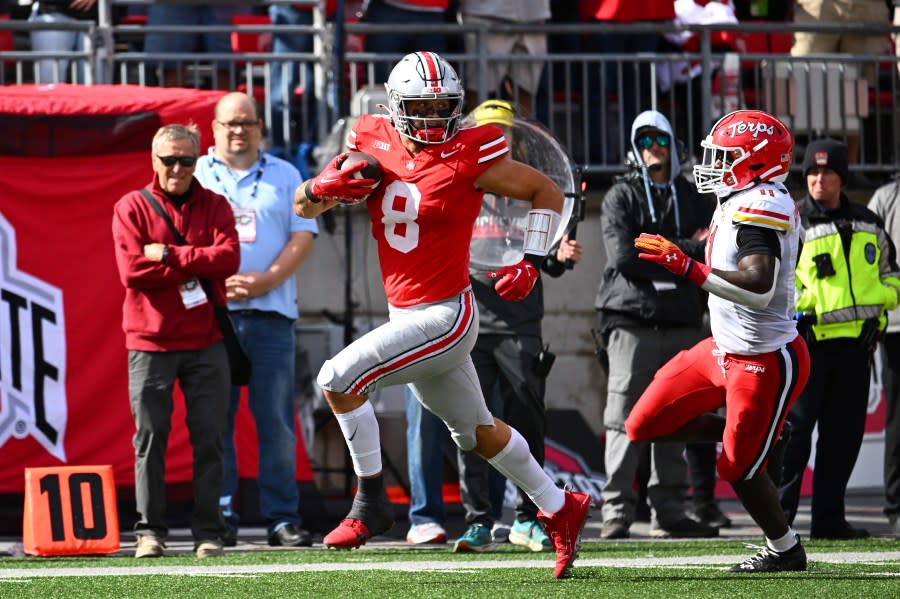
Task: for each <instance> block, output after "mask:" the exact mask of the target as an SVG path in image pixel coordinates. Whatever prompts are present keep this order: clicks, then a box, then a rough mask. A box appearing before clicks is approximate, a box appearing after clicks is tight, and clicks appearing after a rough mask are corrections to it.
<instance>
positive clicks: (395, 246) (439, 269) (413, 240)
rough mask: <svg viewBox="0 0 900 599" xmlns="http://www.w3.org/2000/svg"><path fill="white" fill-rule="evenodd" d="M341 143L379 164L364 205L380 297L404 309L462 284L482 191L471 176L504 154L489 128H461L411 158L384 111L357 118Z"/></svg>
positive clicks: (502, 142)
mask: <svg viewBox="0 0 900 599" xmlns="http://www.w3.org/2000/svg"><path fill="white" fill-rule="evenodd" d="M347 145H348V147H350V149H351V150H358V151H360V152H366V153H367V154H371V155H372V156H374V157H375V158H377V159H378V161H379V162H380V163H381V166H382V169H383V170H384V175H383V177H382V182H381V185H379V186H378V189H376V190H375V192H374V193H373V194H372V195H371V196H370V197H369V199H368V201H367V204H368V208H369V216H370V217H371V220H372V236H373V237H375V240H376V241H377V242H378V259H379V263H380V265H381V277H382V281H383V283H384V290H385V293H387V299H388V302H390V303H391V305H393V306H412V305H416V304H422V303H428V302H435V301H438V300H443V299H447V298H449V297H453V296H454V295H457V294H459V293H460V292H462V291H463V290H464V289H466V288H467V287H468V286H469V242H470V240H471V238H472V229H473V227H474V225H475V219H476V217H477V216H478V213H479V212H480V211H481V200H482V196H484V192H483V191H480V190H477V189H475V181H476V180H477V179H478V177H480V176H481V173H483V172H484V171H485V170H487V169H488V168H490V167H491V165H493V164H495V163H496V162H497V161H498V160H500V158H502V157H503V156H504V155H506V154H507V153H508V152H509V148H508V147H507V145H506V139H505V138H504V137H503V132H502V131H500V129H498V128H497V127H494V126H493V125H484V126H480V127H471V128H464V129H461V130H460V131H459V132H458V133H457V134H456V136H455V137H453V138H452V139H451V140H450V141H448V142H447V143H443V144H437V145H427V146H425V147H424V148H423V149H422V151H421V152H419V153H418V154H417V155H416V156H411V155H410V154H409V152H407V151H406V148H405V147H404V146H403V143H402V141H401V138H400V134H399V133H397V130H396V129H394V127H393V126H392V125H391V122H390V119H389V118H388V117H386V116H373V115H366V114H364V115H362V116H360V117H359V119H358V120H357V121H356V123H355V124H354V125H353V132H352V133H351V135H350V136H349V138H348V143H347Z"/></svg>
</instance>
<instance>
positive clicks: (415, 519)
mask: <svg viewBox="0 0 900 599" xmlns="http://www.w3.org/2000/svg"><path fill="white" fill-rule="evenodd" d="M405 390H406V460H407V469H408V470H409V490H410V491H409V492H410V495H411V497H410V499H409V523H410V524H425V523H426V522H437V523H438V524H441V525H443V524H444V523H445V522H446V521H447V514H446V511H445V510H444V493H443V488H442V487H443V483H444V457H443V449H444V443H445V442H446V440H447V439H448V438H449V437H450V432H449V431H448V430H447V426H446V425H445V424H444V423H443V422H441V419H440V418H438V417H437V416H435V415H434V414H432V413H431V412H429V411H428V410H426V409H425V408H423V407H422V404H420V403H419V400H417V399H416V397H415V395H413V393H412V391H410V390H409V387H405Z"/></svg>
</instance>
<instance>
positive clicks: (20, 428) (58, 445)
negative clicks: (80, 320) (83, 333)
mask: <svg viewBox="0 0 900 599" xmlns="http://www.w3.org/2000/svg"><path fill="white" fill-rule="evenodd" d="M63 315H64V312H63V297H62V291H61V290H60V289H58V288H57V287H53V286H52V285H48V284H47V283H46V282H44V281H41V280H40V279H38V278H36V277H33V276H32V275H29V274H27V273H24V272H20V271H19V270H18V268H17V267H16V235H15V230H14V229H13V228H12V225H10V223H9V221H7V220H6V219H5V218H4V217H3V215H2V214H0V447H2V446H3V445H5V444H6V442H7V441H8V440H9V438H10V437H15V438H16V439H24V438H26V437H28V436H29V435H30V436H32V437H34V439H35V440H36V441H37V442H38V443H40V444H41V446H43V447H44V448H45V449H46V450H47V451H48V452H49V453H50V454H52V455H53V456H55V457H56V458H58V459H59V460H62V461H63V462H65V461H66V454H65V445H64V440H65V431H66V420H67V418H68V402H67V399H66V385H65V382H66V335H65V330H66V327H65V321H64V318H63Z"/></svg>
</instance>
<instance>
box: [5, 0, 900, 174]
mask: <svg viewBox="0 0 900 599" xmlns="http://www.w3.org/2000/svg"><path fill="white" fill-rule="evenodd" d="M308 3H309V4H310V5H313V6H314V15H315V17H314V21H313V23H314V24H313V25H307V26H303V25H297V26H280V25H279V26H276V25H271V24H270V25H235V26H176V25H170V26H156V27H149V26H140V25H120V24H115V23H112V22H111V17H110V13H109V10H110V7H111V6H112V5H113V4H123V5H126V4H127V5H135V4H147V3H146V2H141V1H139V0H121V1H120V2H111V1H110V0H100V5H101V18H100V20H99V22H98V23H97V24H93V23H90V22H84V23H60V24H49V25H48V24H41V25H33V24H31V23H27V22H0V32H3V31H14V32H19V33H27V32H28V31H30V30H31V29H33V28H35V27H37V26H40V27H44V28H47V27H52V28H56V29H67V30H77V31H80V32H82V33H84V34H85V35H86V37H87V38H88V40H89V41H88V44H87V45H86V47H85V50H84V51H83V52H54V53H36V52H29V51H14V52H6V53H4V54H3V55H2V57H0V64H2V69H0V84H4V85H9V84H21V83H50V82H46V81H41V80H40V77H39V75H38V72H39V71H38V64H39V62H40V61H41V60H53V61H55V62H57V63H58V64H59V65H60V67H58V68H56V69H55V70H54V77H53V79H54V81H55V82H62V81H66V80H73V77H74V74H75V73H76V72H80V71H84V72H85V77H84V80H83V81H84V83H86V84H97V83H115V84H125V83H129V84H138V85H158V84H161V83H162V82H163V77H162V70H163V69H165V68H171V69H174V70H175V71H176V75H177V77H176V80H177V81H179V84H180V85H182V86H187V87H198V88H199V87H216V88H223V89H238V88H240V89H244V90H245V91H247V92H248V93H250V94H253V95H254V96H256V97H257V98H258V99H259V100H260V103H261V106H262V108H263V116H264V118H265V119H266V122H272V118H273V111H272V107H273V103H274V101H275V100H276V99H278V98H280V99H281V101H282V103H285V104H286V108H287V110H286V111H285V113H284V114H283V115H282V121H283V122H282V125H283V126H282V127H281V130H282V131H284V132H285V133H284V139H282V140H275V141H276V144H277V145H282V146H286V147H289V148H296V146H297V144H298V143H300V142H302V141H309V140H311V139H321V138H322V137H323V136H324V135H325V134H326V133H327V132H328V130H329V128H330V125H331V124H332V123H334V122H335V121H337V120H338V119H339V118H340V117H342V116H346V115H347V114H348V113H349V106H350V103H351V98H353V96H354V94H357V93H365V91H366V90H371V89H374V90H376V95H377V91H378V90H379V89H383V87H381V82H377V81H375V72H376V66H377V65H382V66H386V67H390V66H392V65H393V64H394V63H395V62H396V61H397V60H399V59H400V58H401V57H402V55H403V54H404V52H398V53H396V54H387V53H385V54H378V55H375V54H372V53H367V52H363V51H358V48H359V47H361V45H360V44H359V43H357V44H356V46H357V49H348V48H353V45H352V43H351V44H348V40H350V42H353V41H356V42H358V41H359V39H360V36H377V35H382V36H383V35H396V34H397V32H398V31H407V30H408V31H410V32H416V33H420V34H424V35H434V36H438V35H440V36H445V37H446V38H447V39H449V40H456V42H457V43H456V45H455V46H454V45H453V44H451V46H452V47H455V48H462V47H463V46H462V42H461V40H462V37H461V36H463V35H470V36H472V37H473V38H474V39H475V40H476V50H475V51H474V52H471V53H465V52H462V51H460V50H456V51H451V52H448V53H446V54H445V58H447V59H448V60H449V61H450V62H451V63H453V64H454V65H455V66H456V67H457V70H458V71H459V72H460V73H461V74H465V73H467V72H469V71H470V67H471V69H472V70H474V72H475V73H477V76H476V77H475V79H474V80H473V81H469V82H468V84H467V87H468V88H469V89H470V90H471V91H473V92H474V94H475V96H476V97H477V99H478V100H483V99H486V98H487V97H488V95H489V91H490V90H488V89H487V71H488V68H489V67H491V66H492V65H495V64H500V63H510V64H514V65H522V66H527V65H530V64H533V63H535V62H539V63H541V64H542V65H543V66H544V80H543V85H542V88H541V90H540V92H539V94H538V99H537V107H536V109H537V111H536V114H537V116H538V118H539V119H540V120H542V121H543V122H544V123H545V124H546V125H547V126H548V127H549V129H550V131H551V132H552V133H553V134H554V135H555V136H556V137H557V138H558V139H559V140H560V142H561V143H562V144H563V146H564V147H565V148H566V149H567V151H568V152H569V154H570V156H571V157H572V159H573V161H574V162H577V163H580V164H583V165H584V171H585V173H586V174H588V175H590V174H592V173H593V174H608V173H615V172H619V171H621V170H622V169H623V165H622V154H623V152H624V149H625V148H624V146H625V144H626V142H627V139H628V137H629V130H630V124H631V117H633V116H634V114H636V113H637V112H638V111H639V110H643V109H647V108H655V109H658V110H660V111H661V112H663V113H664V114H667V115H668V116H669V117H670V120H672V122H673V126H674V127H675V130H676V131H675V132H676V136H677V137H679V138H680V139H682V140H683V141H685V142H686V143H687V145H688V148H687V149H688V153H694V154H696V153H698V151H699V148H698V147H697V143H698V140H699V139H700V138H701V137H702V136H704V135H705V133H706V132H707V131H708V129H709V127H710V126H711V124H712V123H714V122H715V119H716V118H717V115H718V114H719V113H721V112H722V111H723V110H728V109H732V108H736V107H748V108H760V109H763V110H767V111H769V112H771V113H772V114H775V115H776V116H778V117H779V118H781V119H783V120H784V121H785V122H786V124H788V126H789V127H791V129H792V131H793V132H794V134H795V136H796V137H797V140H798V145H799V146H800V147H802V145H803V144H804V143H805V142H806V140H809V139H813V138H816V137H821V136H824V135H829V136H833V137H838V138H842V139H845V140H847V141H848V143H850V144H855V145H856V146H857V147H858V150H857V153H858V158H857V159H856V161H855V163H854V164H852V165H851V170H852V171H861V172H865V173H870V174H873V175H876V176H883V175H886V174H888V173H893V172H895V171H897V170H900V152H898V149H900V148H898V140H900V106H898V95H900V78H898V70H897V58H896V57H894V56H893V55H890V54H884V55H849V54H821V55H808V56H803V57H792V56H790V55H789V54H786V53H772V52H750V51H744V52H739V53H737V54H736V55H733V56H729V54H728V53H727V52H725V51H723V50H721V49H717V48H714V47H713V43H712V39H713V35H714V33H715V32H720V31H725V32H729V33H731V34H732V35H733V36H735V37H737V38H739V39H740V38H741V37H742V36H751V35H781V36H785V35H791V34H793V32H795V31H819V32H831V33H834V32H843V33H846V32H848V31H849V30H852V32H853V33H871V34H876V35H884V36H885V38H887V36H888V35H889V34H890V33H895V32H897V31H900V28H897V27H891V26H888V25H887V24H885V25H884V26H873V25H868V26H866V25H854V26H852V27H850V28H849V29H848V28H847V27H837V26H832V25H820V26H817V27H806V26H804V27H800V26H795V25H793V24H788V23H758V22H754V23H742V24H739V25H706V26H690V27H687V26H684V27H679V26H675V25H671V24H648V23H642V24H628V25H616V24H600V23H591V24H566V25H559V24H548V25H542V26H537V25H530V26H527V25H515V26H514V25H496V26H490V27H489V26H486V25H450V24H448V25H409V26H405V25H404V26H400V25H396V24H391V25H385V24H371V23H346V24H345V25H344V27H342V28H337V29H338V33H339V34H340V36H341V39H335V29H336V28H335V27H334V25H333V23H332V24H329V23H326V21H325V17H324V13H323V6H322V5H323V2H321V1H311V2H308ZM244 4H260V5H261V4H264V3H252V2H251V3H244ZM104 11H105V12H104ZM676 31H692V32H695V33H697V34H698V35H699V38H700V44H699V51H698V52H695V53H684V52H657V53H652V54H641V55H629V54H599V53H589V52H569V53H548V54H546V55H544V56H526V55H520V54H514V55H496V54H494V55H492V54H489V53H488V51H487V44H486V41H487V36H488V34H490V33H493V32H503V33H519V32H531V33H535V32H538V33H541V34H546V35H548V36H579V37H585V36H602V35H605V34H609V33H631V34H647V33H652V34H662V33H667V32H676ZM232 32H236V33H240V34H254V35H276V34H290V35H310V36H313V38H314V39H315V40H316V42H315V47H314V50H313V52H310V53H279V54H273V53H272V52H266V51H260V52H240V53H227V54H207V53H184V54H152V55H151V54H148V53H146V52H143V51H142V50H141V49H140V46H141V43H142V41H143V39H144V37H145V36H146V35H147V34H148V33H163V34H174V33H194V34H201V33H228V34H230V33H232ZM338 49H341V50H340V51H338ZM735 61H737V71H736V73H733V72H726V71H728V69H726V68H725V67H726V66H727V65H729V64H731V65H733V64H734V62H735ZM65 62H68V64H69V66H68V67H67V68H65V69H64V68H62V66H61V65H63V64H64V63H65ZM685 62H687V63H693V64H696V65H697V66H698V67H699V73H698V75H697V76H696V78H694V79H693V80H691V81H689V82H684V83H681V84H677V85H674V86H672V87H670V88H668V89H665V90H663V89H661V88H660V85H659V83H660V79H661V69H669V70H672V69H673V68H675V67H676V66H677V65H680V64H683V63H685ZM291 63H299V64H302V65H310V66H311V67H312V68H313V72H314V76H313V80H312V81H309V82H302V83H303V84H304V87H305V88H306V90H305V92H304V93H307V94H310V93H312V94H313V95H314V104H313V106H315V118H311V116H312V115H310V114H305V113H302V112H301V113H298V112H297V111H296V109H295V108H294V106H295V105H296V104H295V103H293V102H292V99H293V96H294V90H289V89H286V88H282V89H271V81H272V70H273V69H276V68H284V67H286V66H288V65H290V64H291ZM214 65H225V68H214ZM338 65H340V66H341V68H340V72H338ZM605 70H609V71H610V72H614V73H616V74H617V75H618V77H617V78H616V81H613V82H610V81H608V80H607V79H606V78H604V77H600V76H599V73H601V72H603V71H605ZM864 71H870V72H872V73H874V74H875V77H874V79H872V81H871V83H873V84H874V85H873V86H871V87H870V85H869V84H868V83H869V82H867V80H866V78H865V77H864V76H863V75H864ZM301 72H302V70H301ZM632 73H634V74H638V75H640V74H641V73H643V74H644V76H645V78H646V79H647V80H648V82H649V85H648V86H647V87H646V88H642V87H640V83H639V82H640V77H638V78H637V81H638V83H636V84H635V87H634V89H626V88H624V87H623V85H624V84H623V81H624V80H626V79H627V77H626V76H625V75H626V74H632ZM222 78H224V79H225V80H224V81H223V80H222ZM631 97H633V98H636V101H635V103H634V104H627V103H626V99H627V98H631ZM513 99H514V100H515V98H513ZM311 121H315V122H316V123H317V127H316V129H315V130H314V131H313V130H311V129H310V126H309V123H310V122H311ZM294 124H296V127H295V126H294ZM294 131H301V132H304V134H303V135H304V138H303V139H300V138H298V136H297V135H296V134H295V133H294Z"/></svg>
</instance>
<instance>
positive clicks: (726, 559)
mask: <svg viewBox="0 0 900 599" xmlns="http://www.w3.org/2000/svg"><path fill="white" fill-rule="evenodd" d="M741 559H742V555H697V556H691V557H666V558H650V557H638V558H619V559H616V558H603V559H584V560H578V561H577V562H575V567H576V568H577V567H579V566H580V567H586V566H587V567H603V568H654V567H655V568H660V567H685V566H714V565H720V564H721V565H723V566H725V565H733V564H734V563H735V562H737V561H740V560H741ZM808 559H809V560H810V561H814V562H827V563H840V564H849V563H871V564H880V563H884V562H891V561H897V560H900V551H884V552H857V553H810V554H809V555H808ZM552 566H553V562H552V561H551V560H549V559H548V560H542V561H538V560H480V561H466V562H445V561H421V562H370V563H360V562H356V563H340V564H336V563H324V564H318V563H317V564H259V565H248V566H240V565H232V566H139V567H134V568H126V567H115V568H42V569H40V570H38V569H8V570H7V569H0V580H2V579H22V578H53V577H72V576H147V575H171V576H246V575H253V574H282V573H288V572H340V571H349V570H394V571H404V572H421V571H423V570H431V571H439V572H456V571H467V570H493V569H500V568H504V569H508V568H547V569H548V570H550V569H551V568H552ZM894 574H895V575H897V576H900V572H895V573H894Z"/></svg>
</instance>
